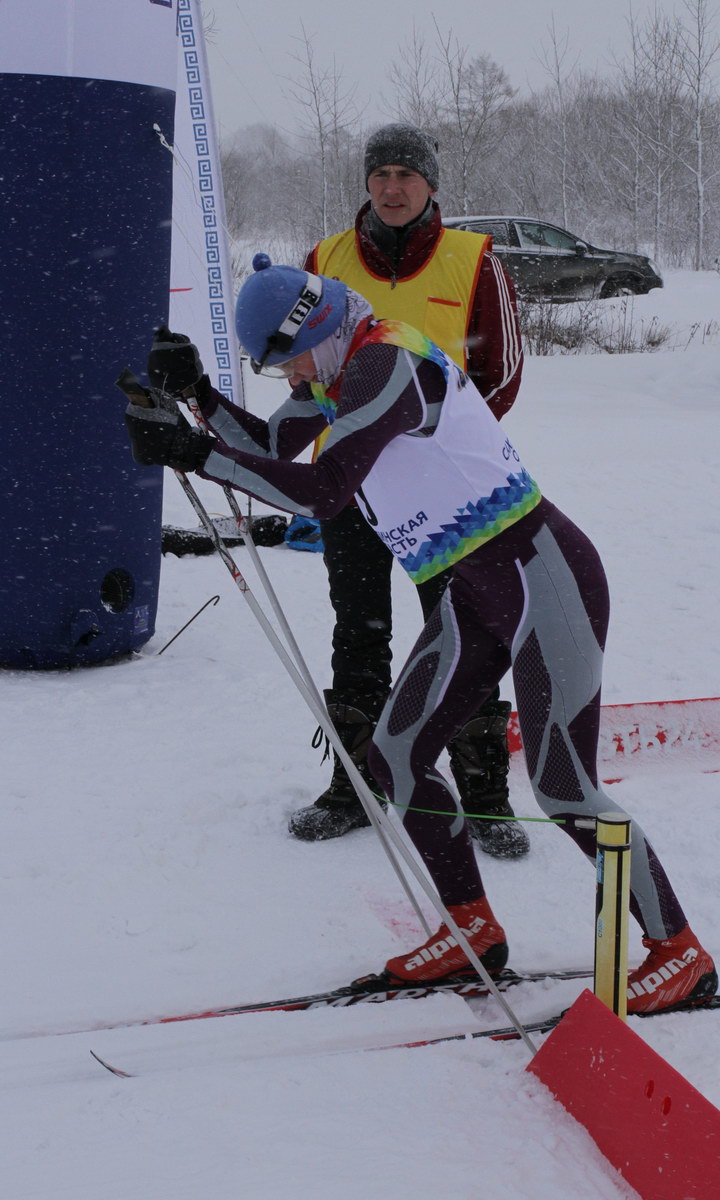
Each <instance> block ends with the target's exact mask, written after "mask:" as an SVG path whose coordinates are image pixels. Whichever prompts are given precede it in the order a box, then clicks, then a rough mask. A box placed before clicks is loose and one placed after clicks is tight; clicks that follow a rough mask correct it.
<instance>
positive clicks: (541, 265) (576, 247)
mask: <svg viewBox="0 0 720 1200" xmlns="http://www.w3.org/2000/svg"><path fill="white" fill-rule="evenodd" d="M443 225H446V226H447V227H448V229H469V230H470V232H471V233H489V234H490V236H491V237H492V240H493V253H494V254H496V255H497V257H498V258H499V259H500V261H501V262H502V264H503V266H504V267H505V268H506V270H507V272H508V274H509V275H510V277H511V279H512V281H513V283H514V284H515V287H516V289H517V293H518V295H519V296H521V297H523V299H527V300H565V301H567V300H585V299H588V298H590V297H594V296H600V297H601V298H603V299H604V298H606V297H608V296H629V295H635V296H639V295H644V294H645V293H646V292H649V291H650V289H651V288H657V287H662V286H663V281H662V277H661V275H660V273H659V271H658V269H657V267H656V266H655V263H654V262H652V260H651V259H649V258H645V256H644V255H643V254H626V253H625V252H624V251H622V250H600V249H599V248H598V247H597V246H591V245H590V243H589V242H586V241H585V240H584V239H583V238H579V237H576V236H575V234H573V233H568V231H567V230H566V229H560V227H559V226H558V225H548V224H547V222H546V221H532V220H529V219H527V218H526V217H446V218H445V219H444V220H443Z"/></svg>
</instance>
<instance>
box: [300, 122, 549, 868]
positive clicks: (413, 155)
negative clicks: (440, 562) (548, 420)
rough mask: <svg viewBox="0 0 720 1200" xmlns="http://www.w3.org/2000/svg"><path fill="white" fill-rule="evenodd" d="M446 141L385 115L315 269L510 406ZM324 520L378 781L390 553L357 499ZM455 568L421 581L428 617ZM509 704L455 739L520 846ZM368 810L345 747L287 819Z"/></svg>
mask: <svg viewBox="0 0 720 1200" xmlns="http://www.w3.org/2000/svg"><path fill="white" fill-rule="evenodd" d="M436 149H437V147H436V145H435V143H434V142H433V141H432V140H431V139H430V138H429V137H428V136H427V135H426V134H425V133H423V132H422V131H421V130H420V129H417V128H415V127H414V126H411V125H399V124H394V125H386V126H384V127H383V128H382V129H379V130H377V132H376V133H374V134H372V136H371V137H370V138H369V140H368V142H367V145H366V148H365V164H364V165H365V179H366V185H367V189H368V192H369V193H370V200H369V202H368V203H366V204H365V205H364V206H363V207H362V208H361V209H360V212H359V213H358V215H357V218H356V222H355V227H354V228H353V229H347V230H345V231H344V232H343V233H339V234H336V235H334V236H333V237H328V238H324V239H323V241H321V242H319V243H318V244H317V246H315V248H314V249H313V250H312V251H311V252H310V254H309V255H308V257H307V259H306V262H305V269H306V270H308V271H312V272H313V273H315V274H322V275H327V276H330V277H334V278H336V279H339V280H341V281H342V282H343V283H345V284H347V285H348V286H349V287H351V288H353V289H354V290H355V291H357V292H360V293H361V294H362V295H363V296H365V297H366V298H367V299H368V300H369V301H370V304H371V305H372V308H373V312H374V313H375V316H377V317H390V318H396V319H398V320H402V321H405V322H407V323H408V324H410V325H413V326H415V327H416V328H417V329H420V330H422V331H423V333H425V334H426V335H427V336H428V337H429V338H431V339H432V340H433V341H434V342H437V343H438V345H440V346H441V347H442V349H443V350H445V352H446V353H447V354H448V355H449V356H450V357H451V358H452V359H454V361H455V362H456V363H457V364H458V365H459V366H460V367H462V368H463V370H465V371H467V373H468V375H469V376H470V378H471V379H472V380H473V382H474V383H475V385H476V386H477V388H478V390H479V391H480V393H481V395H482V396H483V397H484V399H485V402H486V403H487V405H488V406H489V408H490V409H491V411H492V412H493V414H494V415H495V416H496V417H497V418H498V420H499V419H500V417H502V416H503V415H504V414H505V413H506V412H507V411H508V409H509V408H510V407H511V405H512V404H513V402H514V400H515V397H516V395H517V391H518V387H519V385H520V376H521V372H522V348H521V341H520V331H519V328H518V323H517V311H516V303H515V294H514V291H513V287H512V284H511V282H510V280H509V278H508V276H507V274H506V273H505V270H504V268H503V267H502V265H501V263H500V262H499V261H498V259H496V258H495V256H494V255H493V254H492V253H491V246H490V239H489V238H487V237H484V236H482V235H479V234H475V233H468V232H466V231H463V230H455V229H444V228H443V226H442V222H441V218H440V210H439V208H438V206H437V204H436V203H435V201H434V200H433V196H434V195H435V192H436V191H437V188H438V182H439V170H438V162H437V158H436ZM328 432H329V429H328ZM320 440H321V439H320ZM318 449H319V447H318ZM321 530H322V538H323V543H324V550H325V563H326V566H327V570H328V576H329V582H330V599H331V602H332V605H333V608H334V610H335V629H334V632H333V655H332V670H333V686H332V689H330V690H329V691H327V692H326V693H325V698H326V701H327V705H328V712H329V714H330V716H331V718H332V720H333V723H334V724H335V726H336V728H337V731H338V734H339V736H340V737H341V739H342V742H343V745H344V746H345V747H346V749H347V750H348V752H349V753H350V754H351V755H352V757H353V759H354V761H355V762H356V763H357V765H358V767H359V769H360V771H361V772H362V774H363V775H364V776H365V777H366V778H367V780H368V782H369V783H370V785H371V786H374V785H373V781H372V778H371V777H370V775H369V773H368V769H367V763H366V757H367V750H368V746H369V743H370V739H371V737H372V733H373V730H374V727H375V723H376V721H377V719H378V717H379V715H380V712H381V710H382V708H383V706H384V704H385V700H386V698H387V695H388V692H389V691H390V685H391V650H390V641H391V636H392V606H391V586H390V571H391V567H392V562H393V555H392V552H391V551H390V550H389V549H388V548H387V547H386V546H384V545H383V543H382V542H381V541H380V539H379V538H378V537H377V536H376V535H375V533H374V532H373V530H372V528H371V527H370V526H369V525H368V524H367V522H366V520H365V519H364V517H363V516H362V514H361V513H360V511H359V509H358V508H357V506H356V505H354V504H352V505H349V506H348V507H347V508H345V509H344V510H343V512H342V513H340V514H339V515H338V516H336V517H333V518H331V519H329V520H324V521H322V522H321ZM449 575H450V572H449V571H448V572H444V573H443V574H442V575H438V576H435V577H434V578H432V579H430V580H428V581H427V582H426V583H424V584H421V585H420V586H419V587H418V594H419V597H420V603H421V605H422V609H423V616H424V618H425V619H426V620H427V618H428V616H429V615H430V613H431V612H432V610H433V608H434V607H435V605H436V603H437V602H438V600H439V599H440V596H441V595H442V593H443V591H444V589H445V586H446V584H447V582H448V578H449ZM509 715H510V704H509V703H507V702H506V701H501V700H500V699H499V694H498V693H497V692H496V693H495V695H494V696H493V697H491V698H490V700H488V702H487V703H486V704H485V705H484V706H483V707H482V708H481V709H480V710H479V711H478V712H477V713H476V714H475V716H474V717H473V719H472V720H471V721H470V722H468V724H467V725H466V726H465V727H464V728H463V729H461V730H459V731H458V733H457V734H456V736H455V737H454V738H453V739H452V741H451V742H450V745H449V746H448V750H449V753H450V765H451V769H452V773H453V776H454V779H455V782H456V784H457V787H458V790H459V792H460V798H461V800H462V803H463V808H464V810H465V812H466V814H468V816H469V825H470V829H471V831H472V833H473V836H474V837H475V838H476V839H477V841H478V843H479V845H480V847H481V848H482V849H483V850H485V851H487V852H488V853H489V854H493V855H495V856H497V857H499V858H518V857H520V856H521V855H523V854H526V853H527V851H528V849H529V841H528V838H527V834H526V833H525V831H524V829H523V828H522V826H521V825H520V824H519V823H518V822H517V821H514V820H513V819H512V818H513V816H514V814H513V810H512V808H511V807H510V803H509V800H508V786H507V773H508V761H509V754H508V748H507V722H508V717H509ZM367 824H368V820H367V817H366V815H365V810H364V809H363V807H362V805H361V803H360V801H359V800H358V798H357V796H356V794H355V792H354V790H353V788H352V785H351V784H350V781H349V779H348V777H347V774H346V772H345V769H344V768H343V766H342V764H341V763H340V761H339V760H338V759H337V757H335V764H334V771H333V776H332V780H331V783H330V785H329V787H328V788H327V789H326V790H325V791H324V792H323V794H322V795H321V796H320V797H319V798H318V800H316V801H315V803H314V804H311V805H309V806H307V807H306V808H303V809H300V810H299V811H298V812H296V813H294V815H293V816H292V817H291V819H290V824H289V829H290V832H291V833H292V834H294V835H295V836H296V837H299V838H302V839H303V840H305V841H318V840H321V839H325V838H332V837H340V836H342V835H343V834H345V833H348V832H349V831H350V830H352V829H356V828H359V827H360V826H363V825H367Z"/></svg>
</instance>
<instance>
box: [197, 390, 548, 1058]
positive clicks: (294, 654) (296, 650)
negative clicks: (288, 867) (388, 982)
mask: <svg viewBox="0 0 720 1200" xmlns="http://www.w3.org/2000/svg"><path fill="white" fill-rule="evenodd" d="M188 407H189V408H190V411H191V413H192V415H193V416H194V418H195V420H196V421H197V423H198V424H199V425H200V426H201V427H202V428H207V426H206V423H205V420H204V418H203V416H202V413H201V412H200V409H199V408H198V406H197V404H196V402H195V401H194V399H193V398H192V397H189V398H188ZM175 476H176V478H177V479H178V481H179V483H180V486H181V487H182V489H183V491H184V492H185V495H186V496H187V498H188V500H189V502H190V504H191V505H192V507H193V508H194V510H195V513H196V515H197V517H198V518H199V520H200V523H201V525H202V526H203V528H204V529H205V532H206V533H207V534H208V535H209V537H210V539H211V541H212V544H213V546H214V547H215V549H216V550H217V552H218V554H219V555H220V558H221V559H222V562H223V563H224V565H225V566H226V567H227V570H228V571H229V573H230V575H231V576H232V578H233V581H234V583H235V585H236V586H237V588H238V589H239V591H240V592H241V593H242V595H243V597H244V598H245V600H246V602H247V603H248V605H249V606H250V610H251V611H252V613H253V616H254V617H255V619H256V620H257V622H258V624H259V625H260V627H261V629H262V630H263V632H264V634H265V636H266V637H267V639H268V641H269V642H270V644H271V646H272V648H273V649H274V651H275V653H276V654H277V656H278V658H279V659H280V661H281V663H282V664H283V666H284V667H285V670H286V671H287V673H288V675H289V676H290V678H291V679H292V681H293V683H294V684H295V686H296V688H297V689H298V691H299V692H300V695H301V696H302V697H303V699H304V701H305V703H306V704H307V706H308V708H309V709H310V711H311V713H312V714H313V716H314V717H315V718H316V720H317V722H318V724H319V725H320V728H321V729H322V730H323V733H324V734H325V736H326V738H327V739H328V741H329V742H330V744H331V745H332V747H333V749H334V751H335V753H336V754H337V756H338V758H339V759H340V761H341V763H342V764H343V766H344V768H345V770H346V771H347V774H348V777H349V779H350V781H351V783H352V785H353V787H354V788H355V791H356V792H357V795H358V798H359V800H360V802H361V804H362V806H363V808H364V809H365V812H366V814H367V817H368V820H369V821H370V824H371V825H372V827H373V829H374V830H375V833H376V834H377V836H378V838H379V839H380V843H381V845H382V847H383V849H384V851H385V854H386V855H387V858H388V860H389V862H390V865H391V866H392V868H393V870H394V872H395V874H396V875H397V878H398V880H399V882H400V885H401V886H402V888H403V890H404V892H405V895H406V896H407V898H408V900H409V901H410V903H411V905H412V907H413V909H414V911H415V913H416V914H417V917H418V919H419V921H420V923H421V925H422V927H423V929H424V930H425V932H426V933H427V934H428V936H430V932H431V931H430V928H429V926H428V923H427V920H426V918H425V915H424V913H423V911H422V909H421V908H420V905H419V903H418V901H417V899H416V897H415V895H414V893H413V891H412V888H411V886H410V883H409V881H408V879H407V877H406V875H405V873H404V872H403V869H402V866H401V864H400V862H399V858H400V859H402V860H403V861H404V862H405V865H406V866H407V868H408V870H409V871H410V873H411V874H412V875H413V876H414V878H415V880H416V881H417V883H418V884H419V886H420V888H421V890H422V891H423V892H424V893H425V895H426V897H427V899H428V900H429V901H430V903H431V904H432V906H433V908H435V910H436V912H437V913H438V915H439V916H440V917H441V918H442V920H443V921H444V923H445V924H446V925H447V927H448V929H449V930H450V932H451V933H452V935H453V937H454V938H455V939H456V940H457V942H458V945H459V946H460V947H461V949H462V950H463V951H464V953H465V955H466V956H467V958H468V960H469V962H470V963H471V964H472V966H473V967H474V968H475V970H476V971H477V973H478V976H479V977H480V979H481V980H482V982H483V983H484V984H485V986H486V987H487V988H488V991H489V992H490V994H491V995H492V996H493V997H494V998H495V1000H497V1002H498V1004H499V1005H500V1007H501V1008H502V1009H503V1011H504V1012H505V1014H506V1015H507V1017H508V1018H509V1020H510V1021H511V1022H512V1024H513V1026H514V1027H515V1029H516V1030H517V1032H518V1033H519V1035H520V1037H521V1038H522V1039H523V1041H524V1042H525V1044H526V1045H527V1047H528V1049H529V1050H530V1052H531V1053H532V1054H535V1053H536V1050H537V1047H536V1046H535V1045H534V1043H533V1042H532V1040H531V1038H530V1036H529V1035H528V1033H527V1031H526V1030H525V1028H524V1026H523V1025H522V1024H521V1022H520V1020H519V1019H518V1017H517V1016H516V1015H515V1013H514V1012H513V1010H512V1008H511V1006H510V1005H509V1004H508V1002H507V1000H506V999H505V996H504V995H503V994H502V992H500V990H499V989H498V988H497V986H496V985H495V983H494V982H493V979H492V976H491V975H490V974H489V973H488V971H487V969H486V968H485V967H484V966H483V964H482V962H481V960H480V958H479V956H478V955H477V954H476V953H475V951H474V950H473V948H472V946H471V945H470V943H469V941H468V939H467V937H466V936H465V934H464V933H463V931H462V929H461V928H460V927H459V926H458V924H457V922H456V921H455V920H454V918H453V917H452V915H451V913H450V912H448V910H447V908H446V907H445V905H444V904H443V902H442V900H441V899H440V896H439V894H438V892H437V891H436V889H435V888H434V887H433V885H432V883H431V882H430V881H429V879H428V878H427V877H426V875H425V874H424V873H423V872H422V870H421V869H420V867H419V865H418V863H417V861H416V860H415V858H414V857H413V854H412V852H411V850H410V848H409V846H408V845H407V844H406V842H405V840H404V835H401V833H400V832H399V830H398V829H397V828H396V826H395V824H394V823H393V822H392V821H391V820H390V818H389V817H388V816H387V815H386V813H385V812H384V811H383V809H382V807H381V806H380V804H378V802H377V797H376V796H375V795H374V794H373V792H372V791H371V789H370V788H369V787H368V785H367V783H366V782H365V780H364V779H363V777H362V775H361V774H360V772H359V770H358V768H357V766H356V765H355V763H354V762H353V760H352V758H351V757H350V755H349V754H348V752H347V750H346V749H345V747H344V746H343V744H342V742H341V740H340V737H339V736H338V733H337V730H336V729H335V726H334V725H333V723H332V721H331V720H330V717H329V716H328V712H327V709H326V708H325V705H324V703H323V701H322V698H321V696H320V693H319V691H318V689H317V687H316V685H315V682H314V680H313V678H312V675H311V673H310V671H309V669H308V666H307V664H306V662H305V660H304V658H303V655H302V651H301V650H300V647H299V646H298V644H297V641H296V639H295V636H294V634H293V632H292V629H291V628H290V624H289V622H288V620H287V617H286V616H285V613H284V611H283V608H282V605H281V604H280V601H279V599H278V597H277V595H276V593H275V590H274V588H273V586H272V583H271V581H270V578H269V576H268V574H267V572H266V571H265V568H264V567H263V564H262V562H261V559H260V555H259V554H258V551H257V547H256V545H255V543H254V541H253V538H252V533H251V531H250V522H249V520H246V518H245V517H244V516H243V514H242V512H241V510H240V506H239V505H238V502H237V499H236V497H235V494H234V492H233V490H232V488H230V487H229V486H228V485H225V486H224V487H223V491H224V493H225V497H226V499H227V501H228V504H229V506H230V511H231V513H232V515H233V517H234V519H235V521H236V522H237V526H238V530H239V532H240V534H241V535H242V538H243V541H244V543H245V546H246V547H247V550H248V554H249V556H250V560H251V562H252V564H253V566H254V568H255V570H256V571H257V574H258V578H259V579H260V582H261V584H262V587H263V589H264V591H265V593H266V595H267V597H268V600H269V602H270V605H271V607H272V610H273V612H274V613H275V616H276V618H277V621H278V625H279V627H280V629H281V630H282V633H283V636H284V638H285V642H283V641H282V639H281V638H280V636H279V635H278V632H277V630H276V629H275V627H274V626H273V624H272V622H271V621H270V620H269V618H268V616H267V614H266V612H265V611H264V609H263V608H262V606H261V605H260V604H259V603H258V600H257V598H256V597H255V595H254V594H253V592H252V589H251V588H250V586H249V584H248V583H247V581H246V579H245V577H244V576H243V574H242V572H241V570H240V568H239V567H238V565H237V563H236V562H235V559H234V558H233V556H232V554H231V553H230V551H229V550H228V548H227V546H226V545H225V543H224V542H223V539H222V537H221V535H220V533H219V531H218V529H217V528H216V526H215V525H214V523H213V521H212V518H211V517H210V515H209V513H208V512H207V509H206V508H205V506H204V504H203V503H202V501H201V499H200V497H199V496H198V494H197V492H196V490H195V488H194V487H193V485H192V484H191V483H190V481H189V479H188V477H187V475H186V473H185V472H184V471H177V470H176V471H175Z"/></svg>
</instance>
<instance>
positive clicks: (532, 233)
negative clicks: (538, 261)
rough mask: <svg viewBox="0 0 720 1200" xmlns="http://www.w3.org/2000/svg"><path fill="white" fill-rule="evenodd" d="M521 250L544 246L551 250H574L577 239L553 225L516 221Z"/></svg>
mask: <svg viewBox="0 0 720 1200" xmlns="http://www.w3.org/2000/svg"><path fill="white" fill-rule="evenodd" d="M515 224H516V226H517V231H518V234H519V236H520V245H521V246H522V247H523V249H526V248H534V247H536V246H544V247H547V248H548V249H551V250H575V249H576V247H577V243H578V240H579V239H578V238H576V237H573V235H572V234H571V233H565V231H564V230H563V229H556V228H555V226H554V225H543V224H542V222H541V221H516V222H515Z"/></svg>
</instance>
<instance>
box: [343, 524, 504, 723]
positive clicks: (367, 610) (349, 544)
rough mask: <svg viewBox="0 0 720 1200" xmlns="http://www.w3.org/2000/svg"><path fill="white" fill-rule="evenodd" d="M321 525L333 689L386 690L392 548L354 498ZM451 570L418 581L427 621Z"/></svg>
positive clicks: (354, 694) (358, 695)
mask: <svg viewBox="0 0 720 1200" xmlns="http://www.w3.org/2000/svg"><path fill="white" fill-rule="evenodd" d="M320 528H321V530H322V538H323V545H324V547H325V555H324V556H325V566H326V567H327V573H328V579H329V583H330V603H331V604H332V606H333V609H334V612H335V628H334V630H333V639H332V662H331V665H332V673H333V690H334V691H335V692H336V693H338V695H341V696H347V697H350V698H352V699H354V700H355V702H356V703H358V702H359V701H360V700H361V699H362V697H363V696H373V697H377V696H378V695H387V694H388V693H389V691H390V686H391V682H392V667H391V662H392V650H391V647H390V643H391V640H392V594H391V587H390V573H391V571H392V565H393V562H394V556H393V554H392V551H391V550H389V549H388V548H387V546H386V545H385V544H384V543H383V542H381V540H380V538H379V537H378V536H377V534H376V533H374V532H373V530H372V529H371V528H370V526H369V525H368V523H367V521H366V520H365V518H364V517H363V516H362V514H361V512H360V510H359V508H357V507H356V505H354V504H350V505H348V507H347V508H344V509H343V511H342V512H341V513H339V514H338V516H336V517H331V518H330V519H329V520H327V521H321V522H320ZM451 576H452V570H448V571H443V572H442V574H440V575H436V576H434V578H432V579H428V580H427V582H426V583H421V584H420V585H419V586H418V588H417V593H418V598H419V600H420V604H421V606H422V615H423V621H424V622H425V621H427V619H428V617H429V616H430V614H431V613H432V611H433V609H434V608H435V607H436V605H437V604H438V602H439V600H440V597H441V596H442V594H443V592H444V591H445V588H446V587H447V585H448V583H449V581H450V578H451ZM419 630H420V625H419V623H418V632H419ZM499 694H500V693H499V690H496V691H495V692H494V693H493V695H492V696H491V697H490V699H491V700H497V699H498V697H499ZM360 707H361V708H362V704H360Z"/></svg>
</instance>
